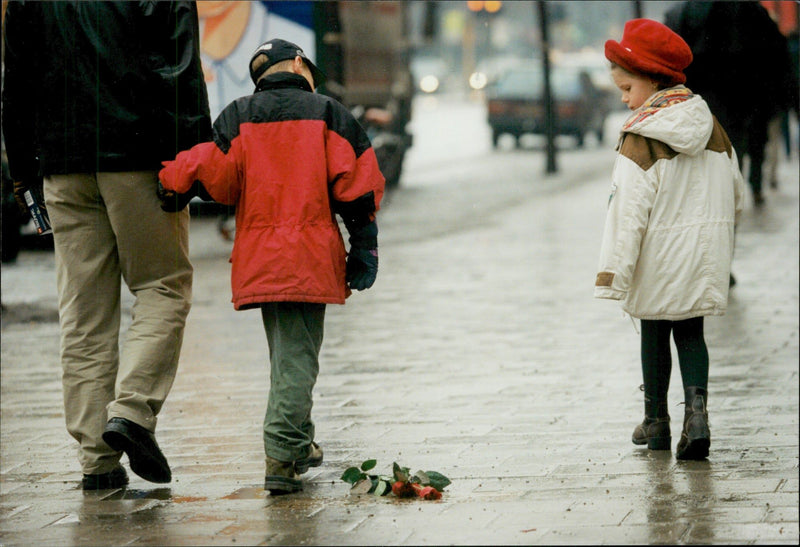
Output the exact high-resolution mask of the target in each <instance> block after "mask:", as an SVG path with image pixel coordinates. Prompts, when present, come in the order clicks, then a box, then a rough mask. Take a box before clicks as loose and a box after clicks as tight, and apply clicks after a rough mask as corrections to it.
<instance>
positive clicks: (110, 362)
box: [44, 171, 192, 474]
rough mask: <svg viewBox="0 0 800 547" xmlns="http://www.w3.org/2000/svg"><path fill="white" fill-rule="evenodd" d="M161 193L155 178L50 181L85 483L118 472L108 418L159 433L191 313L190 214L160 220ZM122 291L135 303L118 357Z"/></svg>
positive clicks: (74, 423)
mask: <svg viewBox="0 0 800 547" xmlns="http://www.w3.org/2000/svg"><path fill="white" fill-rule="evenodd" d="M156 186H157V173H156V172H155V171H142V172H119V173H109V172H107V173H88V174H69V175H53V176H51V177H48V178H46V179H45V184H44V187H45V203H46V205H47V209H48V212H49V214H50V220H51V223H52V226H53V238H54V242H55V261H56V280H57V283H58V299H59V302H58V311H59V320H60V324H61V365H62V368H63V388H64V410H65V415H66V423H67V430H68V431H69V433H70V434H71V435H72V436H73V437H74V438H75V439H76V440H77V441H78V443H79V444H80V447H79V460H80V463H81V467H82V468H83V473H85V474H93V473H107V472H109V471H111V470H112V469H113V468H114V467H116V465H117V464H118V462H119V459H120V457H121V455H122V454H121V453H118V452H115V451H114V450H112V449H111V448H109V447H108V445H106V444H105V443H104V442H103V439H102V437H101V436H102V434H103V429H104V428H105V424H106V422H107V421H108V420H109V419H110V418H114V417H120V418H127V419H129V420H131V421H133V422H135V423H137V424H139V425H141V426H143V427H145V428H146V429H148V430H150V431H155V427H156V416H157V414H158V412H159V410H160V409H161V406H162V405H163V403H164V399H165V398H166V396H167V393H168V392H169V390H170V388H171V387H172V383H173V380H174V378H175V372H176V370H177V366H178V356H179V354H180V349H181V343H182V341H183V330H184V325H185V322H186V316H187V314H188V313H189V307H190V305H191V286H192V265H191V263H190V262H189V252H188V247H189V211H188V208H187V209H185V210H184V211H182V212H180V213H165V212H163V211H162V210H161V208H160V202H159V200H158V197H157V196H156ZM122 281H124V282H125V284H126V285H127V287H128V289H129V290H130V292H131V293H132V294H133V296H134V298H135V301H134V304H133V309H132V321H131V324H130V327H129V328H128V330H127V334H126V336H125V339H124V342H123V344H122V348H121V351H120V344H119V339H120V314H121V312H120V291H121V288H122Z"/></svg>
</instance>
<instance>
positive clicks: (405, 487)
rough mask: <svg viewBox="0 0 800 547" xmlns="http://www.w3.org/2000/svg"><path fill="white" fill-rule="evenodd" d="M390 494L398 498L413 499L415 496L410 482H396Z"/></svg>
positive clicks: (415, 493)
mask: <svg viewBox="0 0 800 547" xmlns="http://www.w3.org/2000/svg"><path fill="white" fill-rule="evenodd" d="M392 493H393V494H394V495H395V496H397V497H398V498H413V497H414V496H416V495H417V492H416V491H415V490H414V486H413V485H412V484H411V483H410V482H405V481H397V482H395V483H394V484H393V485H392Z"/></svg>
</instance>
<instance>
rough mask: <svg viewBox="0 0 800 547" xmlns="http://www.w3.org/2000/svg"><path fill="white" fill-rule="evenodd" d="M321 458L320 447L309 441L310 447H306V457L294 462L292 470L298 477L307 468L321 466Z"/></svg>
mask: <svg viewBox="0 0 800 547" xmlns="http://www.w3.org/2000/svg"><path fill="white" fill-rule="evenodd" d="M322 458H323V453H322V447H320V445H318V444H317V443H315V442H314V441H311V446H309V447H308V456H306V457H305V458H300V459H299V460H297V461H296V462H294V470H295V471H296V472H297V474H298V475H302V474H303V473H305V472H306V471H308V468H309V467H319V466H320V465H322Z"/></svg>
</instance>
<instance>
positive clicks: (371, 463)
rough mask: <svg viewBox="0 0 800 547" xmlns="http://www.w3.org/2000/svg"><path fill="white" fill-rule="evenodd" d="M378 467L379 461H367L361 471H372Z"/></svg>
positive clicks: (362, 465)
mask: <svg viewBox="0 0 800 547" xmlns="http://www.w3.org/2000/svg"><path fill="white" fill-rule="evenodd" d="M376 465H378V460H367V461H365V462H364V463H362V464H361V470H362V471H369V470H370V469H372V468H373V467H375V466H376Z"/></svg>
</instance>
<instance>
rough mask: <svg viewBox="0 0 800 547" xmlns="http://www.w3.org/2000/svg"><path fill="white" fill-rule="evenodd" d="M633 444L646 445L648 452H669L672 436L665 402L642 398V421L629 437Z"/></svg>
mask: <svg viewBox="0 0 800 547" xmlns="http://www.w3.org/2000/svg"><path fill="white" fill-rule="evenodd" d="M631 440H632V441H633V444H646V445H647V448H649V449H650V450H669V449H670V447H671V445H672V436H671V434H670V431H669V413H668V412H667V403H666V401H652V400H650V399H648V398H647V397H645V398H644V421H643V422H642V423H640V424H639V425H637V426H636V428H635V429H634V430H633V436H632V437H631Z"/></svg>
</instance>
